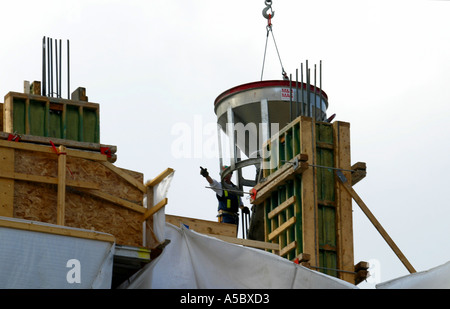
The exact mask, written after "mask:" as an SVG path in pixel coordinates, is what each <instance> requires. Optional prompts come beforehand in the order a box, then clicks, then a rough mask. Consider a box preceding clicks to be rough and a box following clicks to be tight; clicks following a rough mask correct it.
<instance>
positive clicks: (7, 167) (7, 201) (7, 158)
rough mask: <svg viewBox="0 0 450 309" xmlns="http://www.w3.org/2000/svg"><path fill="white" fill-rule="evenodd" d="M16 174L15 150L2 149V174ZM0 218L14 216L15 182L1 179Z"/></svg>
mask: <svg viewBox="0 0 450 309" xmlns="http://www.w3.org/2000/svg"><path fill="white" fill-rule="evenodd" d="M13 172H14V149H8V148H1V147H0V174H9V173H13ZM0 216H3V217H13V216H14V180H11V179H0Z"/></svg>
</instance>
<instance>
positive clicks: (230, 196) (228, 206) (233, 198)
mask: <svg viewBox="0 0 450 309" xmlns="http://www.w3.org/2000/svg"><path fill="white" fill-rule="evenodd" d="M232 186H233V188H234V189H235V190H237V189H238V187H236V186H235V185H233V184H232ZM216 196H217V199H218V200H219V209H218V210H225V211H227V212H232V213H237V212H238V210H239V196H238V195H236V193H234V192H230V191H227V190H226V189H225V188H224V189H223V194H222V196H219V195H218V194H216Z"/></svg>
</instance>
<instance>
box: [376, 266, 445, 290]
mask: <svg viewBox="0 0 450 309" xmlns="http://www.w3.org/2000/svg"><path fill="white" fill-rule="evenodd" d="M376 288H377V289H450V261H449V262H447V263H445V264H443V265H440V266H437V267H434V268H432V269H430V270H427V271H421V272H417V273H413V274H410V275H407V276H404V277H400V278H397V279H393V280H389V281H386V282H383V283H379V284H377V286H376Z"/></svg>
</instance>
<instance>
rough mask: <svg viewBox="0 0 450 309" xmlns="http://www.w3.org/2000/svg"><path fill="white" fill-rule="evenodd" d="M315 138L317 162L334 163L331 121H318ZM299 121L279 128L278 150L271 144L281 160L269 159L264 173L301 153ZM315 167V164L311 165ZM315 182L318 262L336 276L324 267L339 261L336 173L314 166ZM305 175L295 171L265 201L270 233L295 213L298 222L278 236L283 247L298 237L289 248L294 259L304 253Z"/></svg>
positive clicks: (271, 150)
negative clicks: (285, 205) (284, 206)
mask: <svg viewBox="0 0 450 309" xmlns="http://www.w3.org/2000/svg"><path fill="white" fill-rule="evenodd" d="M314 128H315V130H314V140H315V144H316V149H315V158H314V161H315V165H320V166H326V167H334V164H335V163H334V150H333V149H334V148H333V147H334V144H333V143H334V141H333V127H332V125H331V124H329V123H315V126H314ZM300 136H301V133H300V123H299V122H298V121H296V122H293V123H292V124H291V125H288V126H287V127H286V128H283V129H282V130H280V135H279V136H278V140H279V144H278V145H279V147H278V152H277V153H276V154H275V153H274V152H273V151H274V149H273V148H275V147H271V145H272V143H273V142H275V141H274V140H272V143H271V144H270V145H268V147H269V149H268V151H270V153H271V155H270V156H265V157H266V158H267V157H269V158H270V159H271V160H277V161H278V162H277V163H278V164H275V163H274V162H270V164H271V165H270V166H271V167H272V168H271V169H270V170H269V172H268V173H267V174H265V177H268V176H269V175H271V174H272V173H274V172H276V171H277V170H278V169H279V168H280V167H281V166H283V164H285V163H286V162H287V161H289V160H291V159H293V158H294V157H295V156H297V155H299V154H301V149H300V145H301V140H300ZM310 168H312V167H310ZM314 172H315V184H316V187H315V188H316V189H315V190H316V196H317V201H316V205H317V208H316V212H317V223H318V224H317V225H318V226H317V235H318V239H319V262H320V267H321V269H320V270H321V271H323V272H325V273H327V274H330V275H333V276H337V273H336V271H330V270H325V269H324V268H327V269H328V268H330V269H335V268H336V265H337V253H336V246H337V234H336V209H335V205H334V202H335V195H336V193H335V190H336V188H335V181H336V179H335V176H334V172H333V170H332V169H325V168H315V170H314ZM301 193H302V175H301V174H300V175H296V176H295V178H294V179H293V180H291V181H288V182H287V183H286V184H284V185H283V186H280V187H278V190H277V191H275V192H273V193H272V194H271V196H270V198H268V200H266V201H265V212H266V224H267V227H268V233H271V232H273V231H274V230H275V229H276V228H277V227H279V226H281V225H282V224H283V223H284V222H286V221H287V220H289V218H290V217H292V216H295V217H296V222H295V224H294V225H293V226H291V227H290V228H288V229H286V230H285V232H284V233H283V234H282V235H280V237H278V242H279V243H280V248H283V247H284V246H287V245H288V244H289V243H291V242H292V241H296V244H297V245H296V248H295V250H293V251H290V252H289V253H288V254H287V255H286V256H285V257H286V258H287V259H290V260H293V259H294V258H295V257H296V256H298V254H300V253H303V242H302V241H303V226H302V205H301V202H302V196H301ZM292 196H295V197H296V202H295V204H294V205H291V206H290V207H288V208H287V209H286V210H285V211H283V213H281V214H280V215H279V216H278V218H277V220H269V219H268V218H267V214H268V213H269V212H270V211H272V210H274V209H275V208H276V207H277V206H278V205H280V204H281V203H282V202H284V201H286V200H287V199H289V198H290V197H292Z"/></svg>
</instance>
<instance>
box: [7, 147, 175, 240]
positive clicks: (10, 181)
mask: <svg viewBox="0 0 450 309" xmlns="http://www.w3.org/2000/svg"><path fill="white" fill-rule="evenodd" d="M155 184H156V182H152V183H151V185H150V186H146V185H145V184H144V183H143V174H141V173H138V172H134V171H130V170H126V169H121V168H118V167H116V166H114V165H113V164H112V163H110V162H108V158H107V156H106V155H104V154H100V153H95V152H90V151H84V150H75V149H69V148H66V147H65V146H64V145H58V147H56V146H55V147H52V146H45V145H36V144H30V143H22V142H13V141H7V140H0V197H1V198H0V216H5V217H13V218H21V219H27V220H33V221H41V222H47V223H52V224H58V225H63V226H69V227H76V228H83V229H88V230H95V231H99V232H105V233H109V234H112V235H114V237H115V238H116V241H117V243H118V244H122V245H130V246H142V245H145V244H143V222H144V221H151V220H152V218H151V214H148V212H149V211H150V210H151V209H148V208H146V207H145V206H147V205H145V206H144V205H143V201H144V195H145V194H147V191H149V190H152V185H155ZM166 203H167V200H166V199H165V200H164V201H163V203H161V205H155V207H156V206H158V207H157V208H160V207H162V206H164V205H165V204H166ZM150 206H153V205H150ZM152 211H156V209H154V210H152ZM150 225H151V224H150ZM151 241H152V239H151V238H150V239H148V243H151Z"/></svg>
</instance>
